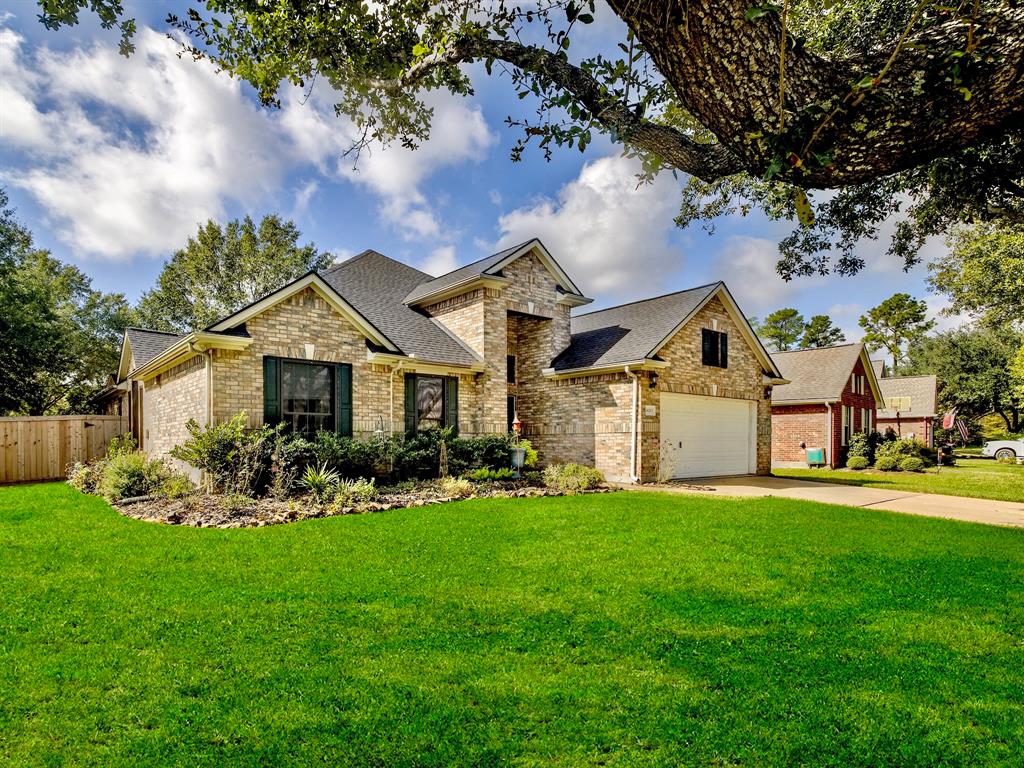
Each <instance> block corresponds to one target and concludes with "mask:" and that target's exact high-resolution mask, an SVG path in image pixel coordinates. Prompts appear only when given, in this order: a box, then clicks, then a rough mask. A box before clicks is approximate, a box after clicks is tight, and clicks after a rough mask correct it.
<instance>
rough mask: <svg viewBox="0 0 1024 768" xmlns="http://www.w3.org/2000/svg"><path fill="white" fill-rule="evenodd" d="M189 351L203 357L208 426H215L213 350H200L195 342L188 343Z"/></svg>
mask: <svg viewBox="0 0 1024 768" xmlns="http://www.w3.org/2000/svg"><path fill="white" fill-rule="evenodd" d="M188 351H189V352H191V353H193V354H196V355H202V356H203V367H204V368H205V369H206V426H208V427H209V426H212V425H213V350H212V349H207V350H205V354H204V350H200V349H197V348H196V345H195V342H193V341H190V342H189V343H188Z"/></svg>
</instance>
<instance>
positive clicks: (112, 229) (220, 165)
mask: <svg viewBox="0 0 1024 768" xmlns="http://www.w3.org/2000/svg"><path fill="white" fill-rule="evenodd" d="M136 46H137V50H136V53H135V54H134V55H133V56H132V57H131V58H129V59H125V58H124V57H122V56H120V55H119V54H118V53H117V50H116V48H114V47H111V46H105V45H102V44H94V45H92V46H91V47H89V48H76V49H73V50H70V51H67V52H61V51H54V50H51V49H49V48H46V47H40V48H37V49H33V50H32V51H28V50H26V46H25V41H24V38H22V37H21V36H20V35H18V34H17V33H16V32H14V31H12V30H10V29H6V28H4V29H0V103H2V104H3V109H2V110H0V139H2V140H3V141H4V142H5V143H7V144H9V145H10V146H11V147H13V148H14V149H15V150H17V151H18V152H19V153H20V158H21V160H23V161H24V162H20V163H19V167H16V168H15V169H12V170H8V171H6V172H5V173H4V179H5V181H6V182H7V183H10V184H12V185H16V186H19V187H21V188H23V189H25V190H26V191H28V192H29V193H30V194H31V195H32V196H33V197H34V198H35V199H36V200H37V201H38V202H39V204H40V205H41V206H42V207H43V208H44V210H45V211H46V212H47V213H48V215H49V216H50V218H51V222H52V226H53V227H54V228H55V230H56V232H57V233H58V236H59V237H60V238H61V239H62V240H64V241H65V242H67V243H68V244H69V246H71V248H72V249H73V250H74V251H76V252H77V253H79V254H81V255H90V254H91V255H96V256H100V257H105V258H111V259H119V260H127V259H130V258H132V257H134V256H135V255H136V254H138V253H148V254H161V253H166V252H167V251H168V250H170V249H172V248H174V247H176V246H177V245H178V244H180V243H181V242H182V241H183V240H184V239H185V238H186V237H187V236H188V235H190V234H192V233H193V232H194V231H195V228H196V225H197V223H199V222H201V221H203V220H205V219H207V218H224V217H225V211H226V210H227V205H228V204H229V203H231V202H234V203H236V204H239V205H241V206H242V207H243V208H254V207H257V206H262V205H266V204H267V203H268V202H271V203H274V202H277V198H278V197H279V196H280V195H281V193H282V186H283V184H284V182H285V178H286V176H287V175H288V174H289V173H291V172H293V171H295V170H299V169H302V168H306V167H310V166H312V167H313V168H315V169H316V170H317V171H318V172H319V173H320V174H321V175H323V176H326V177H327V178H330V179H335V180H337V179H347V180H348V181H350V182H353V183H356V184H359V185H362V186H364V187H366V188H367V189H368V190H369V191H371V192H372V193H373V194H374V195H375V196H376V197H378V198H379V200H380V207H379V212H380V216H381V218H382V219H383V220H384V221H385V222H386V223H388V224H390V225H392V226H394V227H395V228H396V229H398V230H399V231H400V232H402V233H404V234H405V235H406V236H407V237H410V238H411V237H425V238H434V239H440V240H444V239H446V238H448V237H450V236H451V233H450V232H448V230H447V227H446V226H445V223H444V222H443V221H442V219H441V217H440V216H439V214H438V211H437V210H436V207H435V204H436V203H437V200H435V199H434V198H432V197H431V196H430V195H429V194H427V193H426V192H425V191H424V190H423V186H424V184H425V182H427V180H428V179H429V178H430V176H431V175H432V174H433V173H435V172H436V171H438V170H439V169H441V168H444V167H448V166H452V165H457V164H460V163H464V162H471V161H475V160H478V159H480V158H481V157H483V156H484V154H485V153H486V151H487V149H488V148H489V147H490V146H491V144H492V143H493V142H494V140H495V137H494V136H493V135H492V134H491V132H490V130H489V129H488V127H487V125H486V122H485V121H484V118H483V115H482V113H481V112H480V110H479V108H477V107H475V106H473V105H472V104H470V103H468V102H466V101H465V100H463V99H459V98H457V97H453V96H450V95H447V94H445V95H431V96H429V97H428V101H430V103H431V106H433V108H434V110H435V114H434V118H435V119H434V129H433V132H432V137H431V139H430V140H429V141H427V142H426V143H425V144H424V145H423V146H422V147H420V148H419V149H418V150H416V151H412V150H407V149H404V148H401V147H399V146H397V145H395V146H391V147H388V148H386V149H382V148H381V147H372V148H370V151H369V152H368V153H367V154H365V155H364V157H363V158H362V161H361V162H360V164H359V169H358V170H352V168H351V161H350V160H346V159H343V158H342V157H341V155H342V153H343V152H344V151H345V149H347V148H348V147H349V146H350V145H351V142H352V140H353V138H354V132H353V129H352V127H351V125H350V124H349V123H347V122H346V121H344V120H341V119H339V118H337V117H336V116H335V114H334V112H333V109H332V107H331V91H330V90H329V89H328V88H324V87H321V88H319V89H318V90H316V91H315V92H314V94H313V97H312V98H310V99H309V101H308V102H307V103H305V104H303V103H301V102H302V97H303V94H302V93H301V92H299V91H298V90H297V89H294V90H288V91H286V92H285V94H284V96H285V98H284V108H283V109H282V110H280V111H279V112H272V111H267V110H262V109H260V108H259V107H258V106H257V105H256V103H255V102H254V101H253V100H252V99H250V98H248V97H246V96H245V95H244V94H243V92H242V87H241V85H240V84H239V81H237V80H235V79H232V78H230V77H227V76H226V75H223V74H217V73H216V72H215V71H214V69H213V67H212V66H211V65H209V63H207V62H193V61H191V60H190V59H189V58H188V57H183V58H182V59H179V58H178V57H177V53H178V45H177V43H175V42H174V41H173V40H169V39H167V38H166V37H165V36H164V35H162V34H159V33H157V32H155V31H153V30H151V29H148V28H142V29H140V30H139V32H138V34H137V36H136ZM317 189H318V182H317V180H315V179H310V180H307V181H306V182H305V183H304V185H303V186H302V187H301V188H300V189H299V190H297V191H296V192H295V197H294V202H293V204H294V206H295V210H296V211H297V212H300V213H301V212H303V211H304V210H305V209H306V206H307V205H308V203H309V201H310V199H311V197H312V195H313V194H315V193H316V191H317Z"/></svg>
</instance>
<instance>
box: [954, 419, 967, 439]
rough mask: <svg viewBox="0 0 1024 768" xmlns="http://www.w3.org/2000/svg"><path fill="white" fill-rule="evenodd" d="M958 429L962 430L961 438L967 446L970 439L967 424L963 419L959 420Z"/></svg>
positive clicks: (957, 422) (957, 421)
mask: <svg viewBox="0 0 1024 768" xmlns="http://www.w3.org/2000/svg"><path fill="white" fill-rule="evenodd" d="M956 428H957V429H959V430H960V437H961V438H962V439H963V441H964V445H967V440H968V438H969V437H970V435H969V434H968V432H967V423H966V422H965V421H964V420H963V419H957V420H956Z"/></svg>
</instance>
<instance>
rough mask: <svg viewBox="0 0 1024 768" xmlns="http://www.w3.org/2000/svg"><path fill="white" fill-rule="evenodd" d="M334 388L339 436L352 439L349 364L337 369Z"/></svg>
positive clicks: (350, 373)
mask: <svg viewBox="0 0 1024 768" xmlns="http://www.w3.org/2000/svg"><path fill="white" fill-rule="evenodd" d="M334 388H335V398H334V402H335V406H334V407H335V408H336V409H337V412H338V416H337V419H336V421H337V425H338V434H340V435H344V436H345V437H352V366H351V365H349V364H348V363H341V364H340V365H338V366H337V367H336V368H335V374H334Z"/></svg>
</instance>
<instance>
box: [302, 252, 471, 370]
mask: <svg viewBox="0 0 1024 768" xmlns="http://www.w3.org/2000/svg"><path fill="white" fill-rule="evenodd" d="M322 277H323V279H324V280H325V281H326V282H327V283H328V285H330V286H331V287H332V288H333V289H334V290H336V291H337V292H338V293H339V294H341V295H342V296H344V297H346V299H347V300H348V302H349V304H351V305H352V306H353V307H354V308H355V309H356V311H358V312H359V313H360V314H361V315H363V316H364V317H366V318H367V319H368V320H369V321H370V322H372V323H373V324H374V326H376V327H377V328H380V330H381V331H382V332H383V333H384V334H386V335H387V337H388V338H389V339H391V341H393V342H394V343H395V345H396V346H397V347H398V349H399V350H401V351H402V352H403V353H404V354H406V355H410V356H413V357H416V358H419V359H423V360H428V361H432V362H437V363H449V364H452V365H472V364H474V363H477V362H479V360H480V358H479V357H478V356H477V355H476V354H475V353H474V352H473V351H472V350H471V349H470V348H469V347H467V346H466V345H465V344H463V343H462V342H461V341H459V340H458V339H456V338H455V337H454V336H453V335H452V334H451V333H449V332H448V331H447V330H446V329H445V328H444V326H442V325H441V324H440V323H439V322H437V321H436V320H434V319H432V318H431V317H429V316H427V315H426V314H424V313H423V312H420V311H419V310H417V309H414V308H412V307H409V306H406V305H405V304H404V303H403V300H404V298H405V296H406V295H407V294H408V293H409V291H411V290H412V289H413V288H414V287H415V286H417V285H420V284H421V283H423V282H424V281H425V280H431V279H433V278H431V276H430V275H428V274H427V273H425V272H420V271H419V270H418V269H413V268H412V267H410V266H409V265H407V264H403V263H402V262H400V261H395V260H394V259H391V258H388V257H387V256H385V255H384V254H382V253H377V252H376V251H372V250H368V251H363V252H362V253H361V254H359V255H358V256H354V257H352V258H351V259H349V260H348V261H343V262H342V263H340V264H336V265H334V266H333V267H331V268H329V269H327V270H326V271H324V272H323V273H322Z"/></svg>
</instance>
